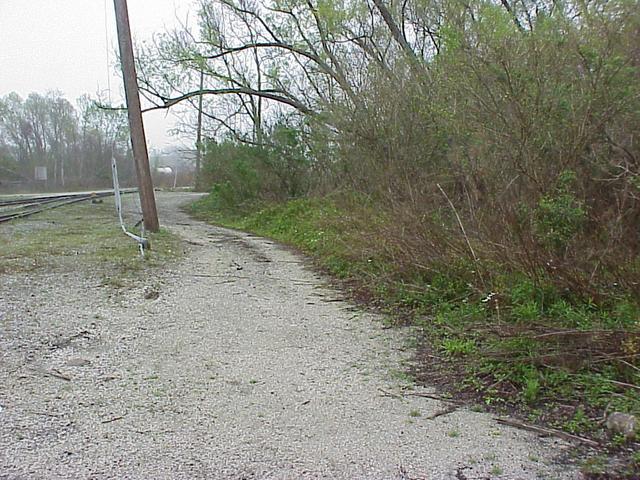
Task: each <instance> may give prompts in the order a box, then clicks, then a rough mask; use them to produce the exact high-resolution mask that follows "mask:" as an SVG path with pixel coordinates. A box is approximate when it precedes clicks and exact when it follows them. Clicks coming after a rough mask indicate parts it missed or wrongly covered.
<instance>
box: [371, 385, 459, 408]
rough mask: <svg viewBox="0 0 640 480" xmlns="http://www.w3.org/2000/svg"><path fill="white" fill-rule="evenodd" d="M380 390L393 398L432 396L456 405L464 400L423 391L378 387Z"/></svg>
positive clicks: (431, 397) (433, 398) (434, 398)
mask: <svg viewBox="0 0 640 480" xmlns="http://www.w3.org/2000/svg"><path fill="white" fill-rule="evenodd" d="M378 390H380V391H381V392H382V393H383V394H384V396H385V397H392V398H405V397H421V398H430V399H432V400H438V401H439V402H445V403H452V404H454V405H462V402H457V401H455V400H451V399H448V398H443V397H441V396H439V395H435V394H432V393H422V392H403V393H393V392H389V391H387V390H385V389H384V388H378Z"/></svg>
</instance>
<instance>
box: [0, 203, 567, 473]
mask: <svg viewBox="0 0 640 480" xmlns="http://www.w3.org/2000/svg"><path fill="white" fill-rule="evenodd" d="M190 198H193V197H192V196H190V194H164V195H160V198H159V205H160V211H161V212H162V215H161V222H162V223H163V224H164V225H166V226H167V227H169V228H170V229H171V230H173V231H174V232H175V233H177V234H179V235H180V236H181V237H182V238H183V239H184V244H185V248H186V250H187V254H186V256H185V257H184V258H183V259H182V260H180V262H178V263H177V264H176V265H171V266H168V267H167V268H166V269H165V270H164V271H163V272H162V273H161V274H160V276H159V277H158V278H140V283H139V285H137V286H135V287H133V288H130V289H129V288H127V289H120V290H118V291H117V292H116V293H114V291H113V288H111V287H109V286H105V285H101V284H100V283H99V282H97V281H96V278H95V275H93V274H92V273H91V272H87V271H84V270H83V269H82V264H78V265H77V266H76V268H75V269H73V270H69V271H66V272H55V273H37V274H29V273H9V274H5V275H3V276H2V280H1V283H0V299H1V301H0V329H1V330H0V479H40V478H42V479H107V478H118V479H123V478H131V479H189V480H192V479H227V478H229V479H299V478H300V479H303V478H304V479H311V478H328V479H430V480H432V479H479V478H505V479H537V478H579V477H578V476H577V474H576V473H575V467H570V466H566V465H563V464H562V463H558V461H559V460H560V459H562V458H564V457H565V456H566V454H567V453H568V452H569V451H570V448H571V447H570V446H568V445H566V444H564V443H562V442H560V441H558V440H555V439H544V440H542V439H539V438H538V437H537V436H535V435H533V434H529V433H526V432H522V431H519V430H514V429H510V428H506V427H502V426H499V425H497V424H496V423H495V422H494V421H493V420H492V418H491V417H490V416H489V415H486V414H482V413H475V412H472V411H469V410H466V409H457V410H453V411H451V412H449V413H446V414H443V415H439V416H437V417H435V418H430V417H432V416H433V415H434V414H436V413H442V412H443V410H444V409H447V407H449V405H448V404H447V403H443V402H440V401H437V400H432V399H428V398H421V397H417V396H411V395H406V394H407V393H411V392H414V393H415V392H427V390H422V389H416V388H414V387H412V386H411V385H410V384H409V383H408V382H407V379H406V377H405V376H404V375H403V374H402V372H403V369H404V362H406V361H407V360H408V359H409V357H410V349H407V348H405V347H406V341H407V338H408V335H407V332H404V331H398V330H389V329H384V328H383V325H382V323H381V322H380V321H379V319H377V318H376V317H375V316H374V315H371V314H367V313H364V312H362V311H359V310H358V309H357V308H355V307H354V306H353V305H351V304H349V303H348V302H345V301H342V300H340V295H339V293H338V292H336V291H335V290H333V289H331V288H330V287H328V286H326V284H325V282H324V281H323V279H321V278H319V277H318V276H317V275H316V274H314V273H313V272H312V271H311V270H310V269H309V268H307V267H306V266H305V262H304V260H303V259H302V258H300V257H299V256H297V255H295V254H293V253H291V252H290V251H288V250H286V249H284V248H282V247H279V246H278V245H275V244H273V243H272V242H270V241H267V240H264V239H260V238H256V237H253V236H251V235H248V234H243V233H238V232H232V231H228V230H224V229H220V228H215V227H211V226H208V225H205V224H202V223H199V222H196V221H194V220H190V219H188V218H187V217H186V216H185V215H184V214H182V213H180V212H179V210H178V208H177V207H178V205H179V204H180V203H183V202H185V201H188V200H189V199H190ZM385 392H388V393H391V394H392V395H389V394H387V393H385ZM401 392H402V395H396V394H399V393H401ZM448 410H451V409H448Z"/></svg>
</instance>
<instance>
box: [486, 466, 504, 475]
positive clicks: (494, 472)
mask: <svg viewBox="0 0 640 480" xmlns="http://www.w3.org/2000/svg"><path fill="white" fill-rule="evenodd" d="M489 473H490V474H491V475H502V474H503V473H504V470H503V468H502V467H501V466H499V465H494V466H493V467H492V468H491V470H490V471H489Z"/></svg>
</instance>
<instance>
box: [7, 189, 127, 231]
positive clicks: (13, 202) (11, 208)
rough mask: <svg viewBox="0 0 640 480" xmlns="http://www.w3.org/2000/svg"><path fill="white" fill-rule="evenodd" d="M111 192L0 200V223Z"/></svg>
mask: <svg viewBox="0 0 640 480" xmlns="http://www.w3.org/2000/svg"><path fill="white" fill-rule="evenodd" d="M135 191H136V189H134V188H128V189H125V190H121V192H122V193H132V192H135ZM111 195H113V191H101V192H82V193H70V194H62V195H55V196H51V195H49V196H38V197H23V198H12V199H0V223H4V222H9V221H11V220H15V219H18V218H25V217H28V216H31V215H34V214H36V213H40V212H43V211H45V210H51V209H54V208H58V207H62V206H64V205H70V204H73V203H78V202H86V201H87V200H94V199H97V198H103V197H109V196H111Z"/></svg>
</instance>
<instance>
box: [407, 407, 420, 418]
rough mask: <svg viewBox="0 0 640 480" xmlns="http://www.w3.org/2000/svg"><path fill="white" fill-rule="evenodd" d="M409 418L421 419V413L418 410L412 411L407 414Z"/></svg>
mask: <svg viewBox="0 0 640 480" xmlns="http://www.w3.org/2000/svg"><path fill="white" fill-rule="evenodd" d="M409 416H410V417H421V416H422V413H420V410H418V409H413V410H411V411H410V412H409Z"/></svg>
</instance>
